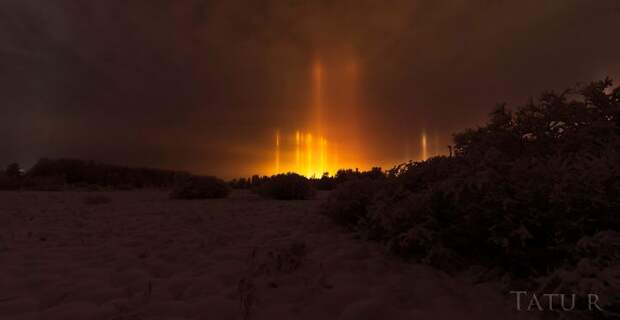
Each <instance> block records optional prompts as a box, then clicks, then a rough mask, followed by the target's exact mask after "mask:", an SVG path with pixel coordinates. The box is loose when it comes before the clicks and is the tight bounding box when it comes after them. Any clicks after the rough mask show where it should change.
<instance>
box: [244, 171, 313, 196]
mask: <svg viewBox="0 0 620 320" xmlns="http://www.w3.org/2000/svg"><path fill="white" fill-rule="evenodd" d="M256 191H257V192H258V194H259V195H260V196H262V197H265V198H271V199H278V200H306V199H311V198H313V197H314V195H315V191H314V189H313V188H312V186H311V184H310V180H308V179H307V178H306V177H304V176H301V175H298V174H296V173H285V174H278V175H274V176H271V177H269V178H268V179H266V180H265V181H264V182H262V183H260V184H259V186H258V188H257V189H256Z"/></svg>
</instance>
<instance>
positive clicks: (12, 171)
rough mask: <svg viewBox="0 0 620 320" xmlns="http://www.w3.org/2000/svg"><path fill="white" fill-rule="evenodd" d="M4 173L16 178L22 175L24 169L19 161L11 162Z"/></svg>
mask: <svg viewBox="0 0 620 320" xmlns="http://www.w3.org/2000/svg"><path fill="white" fill-rule="evenodd" d="M4 173H5V175H6V176H8V177H11V178H16V177H19V176H21V175H22V169H21V167H20V166H19V164H18V163H11V164H9V165H8V166H7V167H6V170H5V171H4Z"/></svg>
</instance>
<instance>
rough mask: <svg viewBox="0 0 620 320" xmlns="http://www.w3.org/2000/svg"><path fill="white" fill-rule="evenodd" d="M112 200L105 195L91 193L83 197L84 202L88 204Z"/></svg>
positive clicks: (98, 203)
mask: <svg viewBox="0 0 620 320" xmlns="http://www.w3.org/2000/svg"><path fill="white" fill-rule="evenodd" d="M110 202H112V199H110V198H109V197H107V196H105V195H101V194H99V195H91V196H87V197H85V198H84V204H88V205H101V204H107V203H110Z"/></svg>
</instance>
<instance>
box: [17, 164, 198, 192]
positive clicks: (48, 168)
mask: <svg viewBox="0 0 620 320" xmlns="http://www.w3.org/2000/svg"><path fill="white" fill-rule="evenodd" d="M187 175H188V174H187V173H184V172H178V171H170V170H160V169H150V168H130V167H123V166H117V165H109V164H102V163H96V162H93V161H84V160H78V159H41V160H39V161H38V162H37V163H36V164H35V165H34V166H33V167H32V168H31V169H30V170H29V171H28V172H27V174H26V177H27V178H30V179H35V180H36V179H39V178H50V177H56V178H62V179H64V181H65V183H66V184H68V185H71V186H80V185H81V186H88V185H94V186H101V187H109V188H113V189H120V190H129V189H134V188H147V187H148V188H167V187H172V186H173V185H174V183H175V181H176V180H177V179H178V178H179V177H180V176H187Z"/></svg>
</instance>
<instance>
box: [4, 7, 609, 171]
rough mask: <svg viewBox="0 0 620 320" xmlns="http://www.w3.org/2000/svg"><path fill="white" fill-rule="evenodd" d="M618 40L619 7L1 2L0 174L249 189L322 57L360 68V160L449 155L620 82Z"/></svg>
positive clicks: (297, 117)
mask: <svg viewBox="0 0 620 320" xmlns="http://www.w3.org/2000/svg"><path fill="white" fill-rule="evenodd" d="M617 30H620V5H618V4H617V2H616V1H614V0H601V1H586V0H567V1H551V0H549V1H534V0H528V1H499V0H497V1H492V0H486V1H482V0H480V1H465V0H448V1H409V0H407V1H405V0H402V1H390V2H381V1H370V0H363V1H359V0H358V1H348V0H345V1H301V0H300V1H275V0H272V1H201V0H187V1H173V0H156V1H154V0H151V1H121V0H107V1H97V2H95V1H88V2H86V1H77V0H58V1H44V2H41V1H35V0H6V1H3V2H2V4H0V96H1V97H2V109H1V110H2V111H1V113H0V114H1V118H0V135H1V136H2V140H1V141H0V150H1V152H0V164H1V163H6V162H8V161H11V160H19V161H21V162H23V163H32V162H33V161H34V160H35V159H36V158H37V157H40V156H51V157H55V156H75V157H81V158H91V159H96V160H101V161H109V162H116V163H126V164H133V165H149V166H163V167H170V168H183V169H189V170H193V171H197V172H205V173H206V172H209V173H217V174H223V175H227V176H231V175H234V174H236V173H239V174H247V173H248V172H246V171H247V168H248V166H247V164H248V163H249V162H255V161H259V160H261V157H264V156H265V155H264V154H263V148H262V146H265V145H266V144H267V143H268V141H269V139H270V136H269V135H270V134H271V132H272V130H273V128H276V127H279V128H298V127H303V126H304V125H305V123H306V120H307V119H306V118H307V117H306V116H307V111H306V110H305V108H304V106H306V105H307V101H308V100H309V91H308V90H309V89H308V87H309V82H308V70H309V66H310V65H311V63H312V61H313V60H314V59H317V57H320V58H321V59H323V60H324V61H325V63H326V65H328V66H337V65H338V64H339V63H344V61H347V59H351V58H352V57H353V58H355V59H356V61H357V63H358V65H359V67H360V79H361V81H360V87H359V88H358V95H359V98H358V102H359V110H358V112H357V113H356V115H355V116H356V117H357V118H358V121H359V123H360V124H359V126H360V130H361V131H362V132H363V139H364V141H365V142H366V144H367V146H366V147H365V149H366V156H367V157H368V159H371V160H373V161H376V162H379V163H387V162H390V161H392V162H393V161H400V160H402V159H403V157H404V151H403V149H404V148H412V149H416V148H417V143H418V135H419V133H420V132H421V131H422V130H425V131H427V132H429V133H430V134H431V135H433V136H434V135H437V138H436V139H437V140H438V141H439V142H438V143H437V145H446V144H448V143H449V138H450V134H451V133H452V132H454V131H456V130H459V129H461V128H464V127H467V126H472V125H475V124H477V123H480V121H482V120H483V119H484V117H485V114H486V113H487V111H488V110H489V109H490V108H491V107H492V106H493V105H494V104H495V103H496V102H501V101H508V102H512V103H520V102H523V101H525V100H526V99H527V98H528V96H530V95H532V94H536V93H537V92H539V91H541V90H544V89H554V88H558V89H559V88H562V87H565V86H570V85H573V84H575V83H576V82H580V81H589V80H592V79H596V78H601V77H603V76H605V75H611V76H620V66H619V63H618V59H617V57H619V56H620V43H618V41H615V38H614V37H615V33H617V32H616V31H617ZM352 116H353V115H352ZM339 121H342V119H340V120H339ZM433 139H435V138H433ZM405 146H408V147H405ZM442 151H443V150H442Z"/></svg>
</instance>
